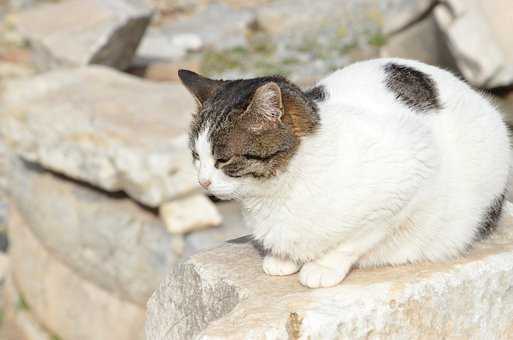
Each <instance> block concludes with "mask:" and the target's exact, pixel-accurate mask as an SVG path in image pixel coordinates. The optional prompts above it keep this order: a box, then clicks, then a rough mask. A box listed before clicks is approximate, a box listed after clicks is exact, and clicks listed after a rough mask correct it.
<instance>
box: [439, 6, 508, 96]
mask: <svg viewBox="0 0 513 340" xmlns="http://www.w3.org/2000/svg"><path fill="white" fill-rule="evenodd" d="M512 9H513V7H512V5H511V1H508V0H491V1H479V0H448V1H445V4H443V5H439V6H437V8H436V9H435V16H436V19H437V22H438V24H439V25H440V27H441V29H442V31H443V32H444V34H445V35H446V37H447V40H448V44H449V48H450V50H451V52H452V54H453V55H454V57H455V58H456V62H457V64H458V67H459V69H460V71H461V73H462V74H463V76H464V77H465V79H467V80H468V81H469V82H470V83H471V84H472V85H475V86H478V87H486V88H492V87H498V86H506V85H509V84H512V83H513V46H512V44H511V29H510V27H511V15H510V13H511V10H512Z"/></svg>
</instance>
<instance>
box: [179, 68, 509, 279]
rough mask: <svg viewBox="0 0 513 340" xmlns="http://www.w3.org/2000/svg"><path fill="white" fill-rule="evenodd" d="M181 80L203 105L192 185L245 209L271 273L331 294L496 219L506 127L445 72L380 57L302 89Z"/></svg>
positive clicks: (449, 246) (425, 257)
mask: <svg viewBox="0 0 513 340" xmlns="http://www.w3.org/2000/svg"><path fill="white" fill-rule="evenodd" d="M179 78H180V79H181V81H182V83H183V84H184V85H185V87H186V88H187V89H188V90H189V91H190V92H191V93H192V95H193V96H194V98H195V100H196V101H197V103H198V112H197V113H195V114H194V117H193V121H192V123H191V129H190V148H191V150H192V155H193V159H194V163H195V165H196V167H197V170H198V179H199V182H200V184H201V185H202V186H203V187H204V188H205V189H206V190H208V192H210V193H211V194H213V195H215V196H217V197H218V198H220V199H237V200H239V201H240V202H241V206H242V209H243V216H244V219H245V221H246V223H247V224H248V226H250V227H251V228H252V230H253V237H254V239H255V240H256V241H258V242H259V243H260V244H261V245H262V246H263V248H264V249H265V250H266V255H265V257H264V259H263V270H264V271H265V273H267V274H269V275H290V274H294V273H296V272H299V281H300V283H301V284H303V285H304V286H307V287H310V288H318V287H330V286H334V285H337V284H339V283H340V282H341V281H342V280H343V279H344V278H345V277H346V275H347V274H348V273H349V271H350V270H351V268H353V267H373V266H383V265H400V264H406V263H415V262H419V261H444V260H448V259H452V258H455V257H458V256H460V255H463V254H465V252H466V251H467V250H468V249H469V248H470V247H471V245H472V244H473V243H474V242H475V241H476V240H479V239H482V238H484V237H486V236H487V235H489V234H490V233H492V232H493V229H494V227H495V225H496V223H497V221H498V219H499V217H500V216H501V211H502V206H503V202H504V195H505V190H506V187H507V178H508V173H509V168H510V167H509V163H510V162H509V155H510V145H509V139H508V138H509V137H508V134H507V128H506V125H505V123H504V122H503V120H502V118H501V115H500V113H499V112H498V111H497V110H496V109H495V108H494V106H493V105H491V104H490V103H489V102H488V101H487V100H486V99H485V98H484V97H483V96H481V95H480V94H478V93H477V92H476V91H474V90H473V89H471V88H470V87H469V86H468V85H467V84H466V83H465V82H463V81H462V80H460V79H458V78H457V77H456V76H454V75H453V74H451V73H449V72H448V71H445V70H442V69H440V68H437V67H434V66H430V65H426V64H423V63H420V62H416V61H412V60H404V59H374V60H368V61H362V62H357V63H354V64H352V65H349V66H347V67H345V68H342V69H340V70H337V71H336V72H334V73H332V74H331V75H329V76H327V77H326V78H324V79H322V80H321V81H320V82H319V83H318V84H317V85H316V86H315V87H313V88H312V89H310V90H308V91H302V90H301V89H300V88H299V87H298V86H296V85H294V84H292V83H291V82H289V81H288V80H287V79H285V78H284V77H281V76H268V77H260V78H254V79H243V80H231V81H230V80H213V79H209V78H206V77H203V76H200V75H198V74H196V73H194V72H191V71H187V70H180V71H179Z"/></svg>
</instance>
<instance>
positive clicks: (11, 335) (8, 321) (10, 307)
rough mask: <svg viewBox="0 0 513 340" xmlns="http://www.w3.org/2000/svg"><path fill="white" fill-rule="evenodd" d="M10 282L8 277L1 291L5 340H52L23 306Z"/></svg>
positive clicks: (10, 279) (20, 298)
mask: <svg viewBox="0 0 513 340" xmlns="http://www.w3.org/2000/svg"><path fill="white" fill-rule="evenodd" d="M12 281H13V280H12V277H8V279H7V281H6V283H5V287H4V289H3V292H4V294H3V295H4V300H5V303H4V306H3V307H4V308H3V309H4V319H3V321H2V328H3V329H4V332H5V339H6V340H11V339H13V340H14V339H16V340H52V337H51V335H50V334H48V332H47V331H46V330H45V329H43V327H42V326H41V325H40V324H38V323H37V321H36V320H34V318H33V317H32V315H31V314H30V312H29V311H28V310H27V309H26V306H24V305H23V303H22V302H21V301H23V300H22V297H21V296H20V294H19V293H18V291H17V290H16V287H15V286H14V283H13V282H12ZM53 339H55V337H54V338H53Z"/></svg>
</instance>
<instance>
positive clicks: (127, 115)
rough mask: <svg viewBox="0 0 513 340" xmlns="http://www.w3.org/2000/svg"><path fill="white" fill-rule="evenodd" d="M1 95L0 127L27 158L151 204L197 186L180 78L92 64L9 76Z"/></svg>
mask: <svg viewBox="0 0 513 340" xmlns="http://www.w3.org/2000/svg"><path fill="white" fill-rule="evenodd" d="M0 97H1V100H2V101H3V102H2V104H3V105H2V115H0V134H2V136H3V137H4V138H5V142H6V143H7V144H8V146H9V147H10V148H12V149H13V150H14V151H15V152H16V153H18V154H20V155H21V156H23V157H24V158H25V159H28V160H30V161H33V162H37V163H40V164H42V165H43V166H45V167H47V168H50V169H53V170H54V171H56V172H60V173H62V174H65V175H67V176H69V177H72V178H75V179H79V180H81V181H85V182H88V183H90V184H92V185H94V186H97V187H100V188H102V189H104V190H108V191H113V192H116V191H120V190H123V191H125V192H126V193H127V194H128V195H130V196H131V197H132V198H134V199H135V200H137V201H139V202H141V203H143V204H145V205H148V206H152V207H156V206H158V205H160V204H161V203H162V202H165V201H169V200H172V199H174V198H175V197H177V196H181V195H186V194H191V193H193V192H199V185H198V184H197V180H196V178H195V175H194V173H195V171H194V168H193V165H192V159H191V153H190V150H189V147H188V144H187V142H188V138H187V131H188V128H189V123H190V120H191V117H192V113H193V112H194V110H195V104H194V100H193V99H192V96H191V95H190V94H189V93H188V92H187V90H186V89H185V88H184V87H183V86H182V85H181V84H179V83H169V84H168V83H166V84H163V83H154V82H147V81H143V80H141V79H138V78H136V77H133V76H129V75H126V74H123V73H120V72H117V71H115V70H112V69H108V68H106V67H101V66H88V67H81V68H76V69H66V70H54V71H51V72H48V73H45V74H42V75H38V76H36V77H34V78H31V79H24V80H13V81H10V82H6V84H5V86H4V91H3V93H0Z"/></svg>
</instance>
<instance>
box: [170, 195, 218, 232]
mask: <svg viewBox="0 0 513 340" xmlns="http://www.w3.org/2000/svg"><path fill="white" fill-rule="evenodd" d="M160 216H161V218H162V220H163V221H164V224H165V225H166V228H167V230H168V231H169V232H170V233H171V234H186V233H190V232H191V231H196V230H201V229H206V228H209V227H214V226H218V225H219V224H220V223H221V215H220V214H219V212H218V211H217V208H216V207H215V205H214V204H213V203H212V202H210V200H209V199H208V198H207V197H205V196H204V195H201V194H199V195H193V196H190V197H186V198H182V199H180V200H175V201H170V202H166V203H164V204H162V205H161V206H160Z"/></svg>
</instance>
